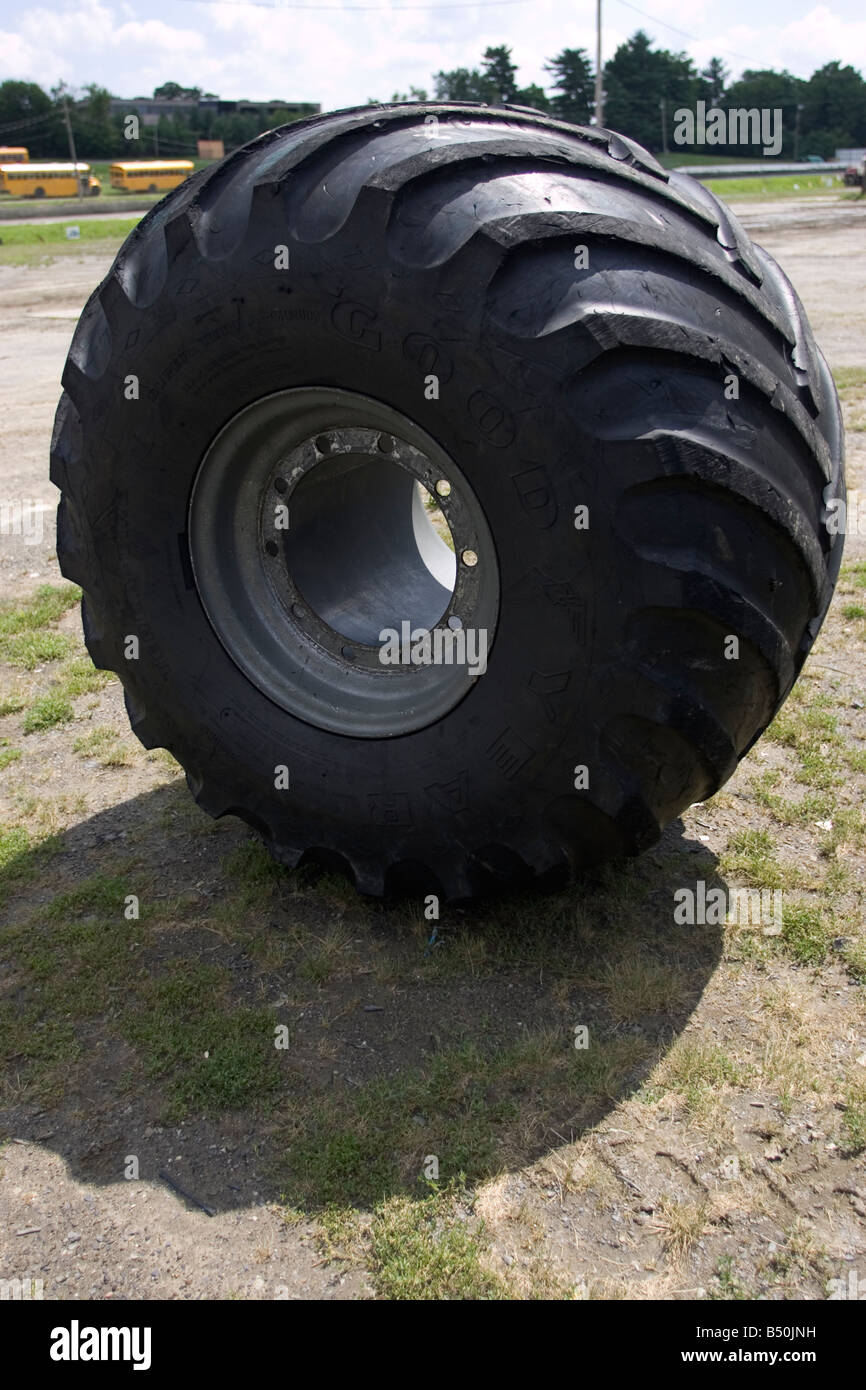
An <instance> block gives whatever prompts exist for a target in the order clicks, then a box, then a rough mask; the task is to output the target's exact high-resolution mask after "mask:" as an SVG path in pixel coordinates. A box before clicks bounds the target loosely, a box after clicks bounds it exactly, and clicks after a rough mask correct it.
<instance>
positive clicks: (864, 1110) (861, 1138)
mask: <svg viewBox="0 0 866 1390" xmlns="http://www.w3.org/2000/svg"><path fill="white" fill-rule="evenodd" d="M844 1103H845V1109H844V1111H843V1114H842V1132H843V1135H844V1142H845V1148H846V1150H847V1152H848V1153H851V1154H861V1153H863V1151H864V1149H866V1082H863V1081H859V1080H858V1081H855V1082H852V1083H851V1084H850V1085H848V1086H847V1087H846V1088H845V1091H844Z"/></svg>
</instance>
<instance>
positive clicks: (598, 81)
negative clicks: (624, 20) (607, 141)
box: [595, 0, 604, 125]
mask: <svg viewBox="0 0 866 1390" xmlns="http://www.w3.org/2000/svg"><path fill="white" fill-rule="evenodd" d="M595 123H596V125H604V91H603V89H602V71H601V0H595Z"/></svg>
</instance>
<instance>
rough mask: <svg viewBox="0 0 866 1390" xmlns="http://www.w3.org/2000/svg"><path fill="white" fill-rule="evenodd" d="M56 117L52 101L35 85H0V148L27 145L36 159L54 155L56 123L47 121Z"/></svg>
mask: <svg viewBox="0 0 866 1390" xmlns="http://www.w3.org/2000/svg"><path fill="white" fill-rule="evenodd" d="M55 114H56V115H58V116H59V113H56V112H55V108H54V103H53V102H52V100H51V97H50V96H49V95H48V93H47V92H44V91H43V90H42V88H41V87H40V86H38V85H37V84H36V83H35V82H16V81H11V80H10V81H8V82H0V145H26V146H27V148H28V150H30V153H31V157H35V158H37V159H38V158H40V157H46V156H49V155H54V154H55V153H56V152H57V147H56V141H57V135H58V127H59V120H58V119H50V118H51V117H53V116H55ZM46 117H48V118H49V119H47V120H46V119H45V118H46ZM22 122H26V123H27V124H22ZM7 126H11V127H12V129H11V130H7V129H6V128H5V127H7Z"/></svg>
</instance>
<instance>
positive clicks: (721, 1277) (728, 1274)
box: [707, 1255, 755, 1303]
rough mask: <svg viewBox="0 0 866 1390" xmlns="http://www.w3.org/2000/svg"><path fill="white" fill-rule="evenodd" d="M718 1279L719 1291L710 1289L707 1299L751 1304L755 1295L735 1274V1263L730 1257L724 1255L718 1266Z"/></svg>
mask: <svg viewBox="0 0 866 1390" xmlns="http://www.w3.org/2000/svg"><path fill="white" fill-rule="evenodd" d="M716 1279H717V1281H718V1289H712V1288H711V1289H710V1290H709V1291H708V1293H707V1297H708V1298H710V1299H716V1300H718V1299H726V1300H730V1301H732V1302H737V1303H739V1302H743V1301H746V1300H748V1301H749V1302H751V1301H752V1300H753V1299H754V1297H755V1295H754V1294H753V1293H752V1291H751V1289H750V1288H749V1287H748V1286H747V1285H746V1284H744V1283H743V1282H742V1280H741V1279H740V1278H739V1277H738V1276H737V1275H736V1274H735V1273H734V1262H733V1258H732V1257H731V1256H730V1255H722V1256H721V1257H720V1259H719V1261H718V1264H717V1265H716Z"/></svg>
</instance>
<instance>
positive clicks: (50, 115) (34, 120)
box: [0, 110, 63, 135]
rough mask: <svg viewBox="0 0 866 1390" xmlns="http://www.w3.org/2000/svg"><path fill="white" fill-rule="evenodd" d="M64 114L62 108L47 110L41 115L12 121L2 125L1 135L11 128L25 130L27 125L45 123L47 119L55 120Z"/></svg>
mask: <svg viewBox="0 0 866 1390" xmlns="http://www.w3.org/2000/svg"><path fill="white" fill-rule="evenodd" d="M62 114H63V113H62V112H61V111H60V110H55V111H46V112H45V113H44V114H43V115H41V116H28V117H27V119H26V120H23V121H12V122H11V124H9V125H4V126H0V135H4V134H5V133H6V132H7V131H10V130H23V129H24V128H25V127H26V126H34V125H44V124H45V122H46V121H54V120H56V119H57V117H58V116H61V115H62Z"/></svg>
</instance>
